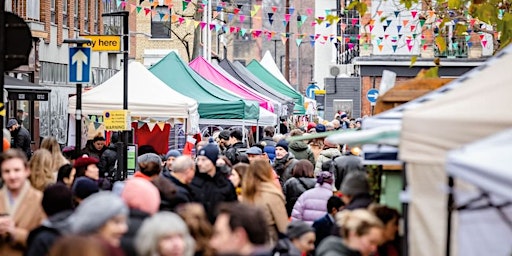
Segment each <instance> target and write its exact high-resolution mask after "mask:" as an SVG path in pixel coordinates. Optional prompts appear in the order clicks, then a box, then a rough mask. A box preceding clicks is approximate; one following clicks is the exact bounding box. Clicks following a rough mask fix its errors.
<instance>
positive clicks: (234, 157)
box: [225, 148, 242, 165]
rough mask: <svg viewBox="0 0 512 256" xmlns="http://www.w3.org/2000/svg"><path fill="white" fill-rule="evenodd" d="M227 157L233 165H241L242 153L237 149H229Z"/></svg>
mask: <svg viewBox="0 0 512 256" xmlns="http://www.w3.org/2000/svg"><path fill="white" fill-rule="evenodd" d="M225 156H226V157H227V158H228V159H229V161H230V162H231V164H232V165H235V164H237V163H240V161H241V160H242V153H241V152H240V150H238V149H237V148H228V150H226V154H225Z"/></svg>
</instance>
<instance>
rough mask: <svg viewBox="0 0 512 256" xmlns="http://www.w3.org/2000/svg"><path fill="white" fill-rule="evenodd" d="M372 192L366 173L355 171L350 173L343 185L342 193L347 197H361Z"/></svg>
mask: <svg viewBox="0 0 512 256" xmlns="http://www.w3.org/2000/svg"><path fill="white" fill-rule="evenodd" d="M369 192H370V185H369V184H368V178H367V177H366V173H365V172H360V171H353V172H351V173H349V174H348V175H347V176H346V177H345V179H344V180H343V183H342V184H341V193H343V194H345V195H352V196H354V195H359V194H365V193H369Z"/></svg>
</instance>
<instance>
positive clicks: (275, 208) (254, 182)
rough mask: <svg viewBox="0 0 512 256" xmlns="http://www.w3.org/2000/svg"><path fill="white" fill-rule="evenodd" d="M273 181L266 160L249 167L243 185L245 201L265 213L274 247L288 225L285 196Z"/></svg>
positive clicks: (255, 161) (271, 172)
mask: <svg viewBox="0 0 512 256" xmlns="http://www.w3.org/2000/svg"><path fill="white" fill-rule="evenodd" d="M273 181H274V175H273V171H272V166H270V163H269V162H268V161H267V160H266V159H257V160H254V161H253V162H252V163H251V164H250V165H249V169H248V170H247V173H246V174H245V177H244V180H243V184H242V198H243V201H244V202H247V203H249V204H253V205H256V206H258V207H260V208H262V209H263V211H264V212H265V216H266V220H267V225H268V227H269V238H270V242H271V244H272V245H274V244H275V243H276V242H277V239H278V234H279V233H283V234H284V233H285V232H286V226H287V225H288V215H287V214H286V208H285V199H284V195H283V193H282V192H281V191H280V190H279V189H278V188H277V187H276V185H274V182H273Z"/></svg>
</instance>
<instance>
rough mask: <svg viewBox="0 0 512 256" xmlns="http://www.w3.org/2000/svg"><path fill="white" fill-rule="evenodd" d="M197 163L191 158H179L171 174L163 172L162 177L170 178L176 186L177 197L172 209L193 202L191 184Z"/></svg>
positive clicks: (172, 202) (172, 203)
mask: <svg viewBox="0 0 512 256" xmlns="http://www.w3.org/2000/svg"><path fill="white" fill-rule="evenodd" d="M194 169H195V163H194V160H192V158H190V157H189V156H179V157H178V158H176V160H174V162H173V167H172V171H171V172H170V173H169V172H167V173H164V172H162V176H164V177H166V178H168V179H169V180H170V181H171V182H172V183H174V185H176V189H177V192H176V195H175V196H174V198H173V200H171V202H170V203H171V205H170V207H171V209H175V208H176V206H178V205H179V204H183V203H189V202H192V201H193V198H192V191H191V189H190V186H189V184H190V183H191V182H192V180H193V179H194V175H195V170H194Z"/></svg>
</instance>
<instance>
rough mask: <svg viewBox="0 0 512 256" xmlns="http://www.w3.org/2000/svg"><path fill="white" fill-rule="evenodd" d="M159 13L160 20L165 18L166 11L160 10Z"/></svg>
mask: <svg viewBox="0 0 512 256" xmlns="http://www.w3.org/2000/svg"><path fill="white" fill-rule="evenodd" d="M158 15H159V16H160V21H163V20H164V16H165V13H161V12H159V13H158Z"/></svg>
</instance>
